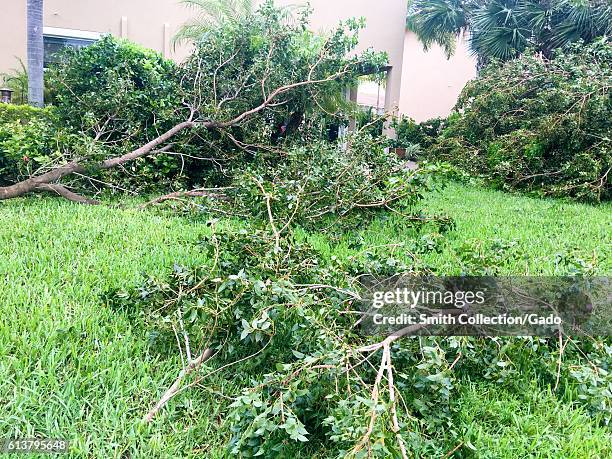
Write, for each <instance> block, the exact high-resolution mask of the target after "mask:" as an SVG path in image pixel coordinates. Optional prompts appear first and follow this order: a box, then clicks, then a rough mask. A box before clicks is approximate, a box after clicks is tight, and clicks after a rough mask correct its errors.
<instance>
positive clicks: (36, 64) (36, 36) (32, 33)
mask: <svg viewBox="0 0 612 459" xmlns="http://www.w3.org/2000/svg"><path fill="white" fill-rule="evenodd" d="M27 5H28V6H27V8H28V9H27V21H28V101H29V103H30V104H31V105H33V106H35V107H42V106H43V105H44V74H43V57H44V46H43V0H28V3H27Z"/></svg>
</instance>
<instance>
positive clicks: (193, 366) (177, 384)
mask: <svg viewBox="0 0 612 459" xmlns="http://www.w3.org/2000/svg"><path fill="white" fill-rule="evenodd" d="M212 355H213V350H212V349H206V350H205V351H204V352H202V354H200V356H199V357H198V358H196V359H195V360H192V361H191V362H190V363H189V364H188V365H187V366H186V367H185V368H183V369H182V370H181V372H180V373H179V375H178V378H176V381H174V383H173V384H172V386H170V388H169V389H168V390H167V391H166V392H164V395H162V397H161V398H160V399H159V401H158V402H157V403H156V404H155V406H154V407H153V408H151V411H149V412H148V413H147V414H146V416H145V417H144V418H143V419H142V421H143V422H145V423H149V422H151V421H152V420H153V418H154V417H155V415H156V414H157V412H158V411H159V410H161V409H162V408H163V407H164V406H165V405H166V403H168V401H169V400H170V399H171V398H172V397H174V396H175V395H176V394H177V393H178V391H179V389H180V388H181V383H182V382H183V379H185V377H187V376H189V375H190V374H191V373H193V372H194V371H195V370H197V369H198V368H199V367H200V365H202V363H204V362H205V361H206V360H208V359H209V358H210V357H211V356H212Z"/></svg>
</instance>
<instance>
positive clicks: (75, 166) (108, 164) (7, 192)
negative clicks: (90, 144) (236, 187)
mask: <svg viewBox="0 0 612 459" xmlns="http://www.w3.org/2000/svg"><path fill="white" fill-rule="evenodd" d="M349 68H350V65H349V64H347V65H346V66H345V67H344V68H343V69H342V70H340V71H338V72H336V73H334V74H332V75H329V76H328V77H325V78H320V79H316V80H313V79H310V78H309V79H308V80H305V81H299V82H295V83H290V84H286V85H283V86H279V87H278V88H276V89H275V90H274V91H272V92H271V93H270V94H269V95H268V97H267V98H266V99H265V100H263V101H262V102H261V103H260V104H259V105H257V106H256V107H253V108H251V109H250V110H246V111H244V112H242V113H240V114H239V115H237V116H235V117H234V118H232V119H230V120H228V121H213V120H196V119H194V117H195V116H196V109H195V108H193V107H192V109H191V113H190V115H189V118H188V119H187V120H186V121H183V122H181V123H178V124H177V125H175V126H174V127H172V128H171V129H169V130H167V131H166V132H164V133H163V134H161V135H159V136H158V137H156V138H154V139H153V140H151V141H150V142H148V143H146V144H145V145H143V146H141V147H140V148H137V149H135V150H133V151H131V152H129V153H126V154H124V155H121V156H117V157H114V158H109V159H107V160H104V161H102V162H101V163H98V164H97V165H94V169H100V170H106V169H112V168H114V167H117V166H121V165H123V164H126V163H128V162H130V161H134V160H136V159H138V158H142V157H144V156H148V155H153V154H156V153H160V152H162V151H164V148H168V146H166V147H164V148H161V149H158V147H160V146H161V145H163V144H164V143H166V142H167V141H169V140H170V139H172V138H173V137H174V136H176V135H177V134H179V133H180V132H182V131H184V130H187V129H192V128H195V127H203V128H205V129H226V128H229V127H232V126H235V125H237V124H239V123H241V122H242V121H245V120H247V119H249V118H250V117H251V116H253V115H255V114H257V113H259V112H261V111H262V110H265V109H266V108H268V107H270V106H273V104H274V102H275V100H276V99H277V98H278V97H279V96H281V95H283V94H286V93H288V92H290V91H291V90H293V89H296V88H300V87H302V86H308V85H317V84H322V83H326V82H330V81H334V80H337V79H338V78H340V77H342V76H343V75H345V74H347V73H348V72H349ZM89 168H90V167H89V166H88V167H87V168H86V167H85V166H84V165H83V164H82V163H81V162H79V161H78V160H75V161H71V162H69V163H66V164H64V165H62V166H59V167H57V168H55V169H53V170H51V171H49V172H46V173H44V174H41V175H38V176H35V177H30V178H29V179H26V180H23V181H21V182H18V183H15V184H13V185H9V186H5V187H0V201H1V200H4V199H11V198H16V197H18V196H22V195H24V194H26V193H29V192H32V191H37V190H39V189H40V187H41V186H42V185H47V184H52V183H56V182H58V181H59V180H60V179H62V178H63V177H66V176H68V175H71V174H73V173H80V174H85V173H86V172H87V169H89Z"/></svg>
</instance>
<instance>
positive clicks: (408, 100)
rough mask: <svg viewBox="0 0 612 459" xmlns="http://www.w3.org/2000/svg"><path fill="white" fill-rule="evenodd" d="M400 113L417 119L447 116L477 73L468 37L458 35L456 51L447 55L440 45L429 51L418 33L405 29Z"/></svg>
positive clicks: (419, 120) (418, 120)
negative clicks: (447, 57)
mask: <svg viewBox="0 0 612 459" xmlns="http://www.w3.org/2000/svg"><path fill="white" fill-rule="evenodd" d="M403 68H404V69H403V72H402V73H403V81H402V88H401V93H400V113H401V114H403V115H407V116H409V117H411V118H413V119H414V120H416V121H417V122H421V121H425V120H428V119H430V118H435V117H438V116H441V117H444V116H447V115H448V114H449V113H450V112H451V110H452V108H453V106H454V105H455V103H456V101H457V97H458V96H459V93H460V92H461V90H462V89H463V87H464V86H465V84H466V83H467V82H468V81H469V80H470V79H471V78H473V77H475V76H476V60H475V58H474V57H472V56H471V55H470V53H469V51H468V49H467V45H466V43H465V40H463V39H458V40H457V46H456V49H455V53H454V54H453V56H452V57H451V58H450V59H446V55H445V54H444V51H443V50H442V48H440V47H439V46H433V47H431V48H430V49H429V50H428V51H427V52H425V51H424V50H423V45H422V43H421V42H419V40H418V38H417V37H416V35H414V34H413V33H412V32H406V36H405V45H404V64H403Z"/></svg>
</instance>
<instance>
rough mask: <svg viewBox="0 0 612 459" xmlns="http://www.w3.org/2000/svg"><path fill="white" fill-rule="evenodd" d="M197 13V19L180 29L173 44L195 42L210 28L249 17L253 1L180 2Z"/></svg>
mask: <svg viewBox="0 0 612 459" xmlns="http://www.w3.org/2000/svg"><path fill="white" fill-rule="evenodd" d="M181 3H183V4H184V5H186V6H187V7H189V8H192V9H193V10H195V11H196V12H197V17H196V18H195V19H193V20H192V21H190V22H188V23H186V24H185V25H183V27H181V29H180V30H179V31H178V33H177V34H176V36H175V37H174V42H175V43H183V42H196V41H198V40H199V39H200V37H201V36H202V35H203V34H204V33H206V31H207V30H209V29H210V28H212V27H218V26H220V25H222V24H224V23H227V22H238V21H241V20H243V19H244V18H248V17H249V16H251V15H252V14H253V12H254V10H255V1H254V0H181Z"/></svg>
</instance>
